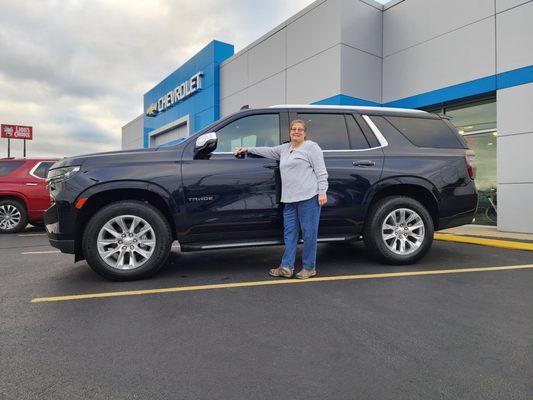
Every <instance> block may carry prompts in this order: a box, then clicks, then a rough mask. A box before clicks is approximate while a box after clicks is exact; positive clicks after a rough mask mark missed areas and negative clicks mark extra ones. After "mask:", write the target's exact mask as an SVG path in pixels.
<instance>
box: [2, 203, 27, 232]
mask: <svg viewBox="0 0 533 400" xmlns="http://www.w3.org/2000/svg"><path fill="white" fill-rule="evenodd" d="M13 207H14V209H16V213H18V214H16V215H20V217H18V218H19V220H18V222H17V224H16V225H14V226H12V227H9V228H8V227H7V225H6V226H4V224H0V233H15V232H20V231H21V230H23V229H24V228H26V225H28V211H27V210H26V206H24V204H23V203H22V202H21V201H19V200H14V199H6V200H1V201H0V210H1V211H0V219H1V218H2V216H3V215H4V213H5V212H6V211H8V212H9V214H11V215H12V214H13V210H14V209H13Z"/></svg>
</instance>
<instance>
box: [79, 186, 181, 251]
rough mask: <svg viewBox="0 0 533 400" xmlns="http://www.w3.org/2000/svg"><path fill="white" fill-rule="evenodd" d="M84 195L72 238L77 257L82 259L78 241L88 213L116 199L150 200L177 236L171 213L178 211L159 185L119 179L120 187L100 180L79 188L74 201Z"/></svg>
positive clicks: (174, 236) (174, 237) (88, 218)
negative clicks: (95, 184) (94, 184)
mask: <svg viewBox="0 0 533 400" xmlns="http://www.w3.org/2000/svg"><path fill="white" fill-rule="evenodd" d="M84 198H87V200H86V201H85V203H84V204H83V206H82V207H81V209H80V210H79V211H78V213H77V216H76V231H75V241H74V244H75V246H74V247H75V259H76V261H79V260H82V259H83V254H82V246H81V241H82V237H83V233H84V231H85V228H86V226H87V223H88V222H89V220H90V219H91V217H92V216H93V215H94V214H95V213H96V212H97V211H98V210H99V209H100V208H102V207H104V206H106V205H108V204H111V203H115V202H117V201H124V200H138V201H142V202H146V203H149V204H151V205H152V206H154V207H155V208H157V209H158V210H159V211H161V212H162V213H163V215H164V217H165V219H166V220H167V221H168V223H169V226H170V229H171V232H172V237H173V239H174V240H175V239H176V236H177V235H176V225H175V223H174V220H173V217H172V215H173V213H175V212H177V210H178V208H177V206H176V204H175V202H174V201H173V199H172V197H171V196H170V194H169V193H168V192H167V191H166V190H164V189H163V188H161V187H160V186H158V185H154V184H150V183H147V182H139V181H135V182H129V183H127V182H124V181H122V182H121V183H120V185H119V187H117V185H116V184H102V185H97V186H96V187H95V186H93V187H91V188H90V189H88V190H86V191H84V192H82V193H81V194H80V195H79V196H78V197H77V199H76V203H77V202H78V201H79V200H80V199H84Z"/></svg>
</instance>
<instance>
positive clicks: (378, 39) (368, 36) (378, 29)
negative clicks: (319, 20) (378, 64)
mask: <svg viewBox="0 0 533 400" xmlns="http://www.w3.org/2000/svg"><path fill="white" fill-rule="evenodd" d="M381 14H382V12H381V11H380V10H378V9H376V8H375V7H372V6H370V5H368V4H367V3H364V2H362V1H359V0H342V13H341V18H342V19H341V28H342V29H341V41H342V43H344V44H347V45H349V46H352V47H355V48H356V49H359V50H363V51H366V52H368V53H371V54H374V55H376V56H378V57H381V56H382V54H383V50H382V44H383V24H382V22H383V18H382V15H381Z"/></svg>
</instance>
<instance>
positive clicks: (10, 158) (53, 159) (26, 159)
mask: <svg viewBox="0 0 533 400" xmlns="http://www.w3.org/2000/svg"><path fill="white" fill-rule="evenodd" d="M0 161H59V158H15V157H6V158H0Z"/></svg>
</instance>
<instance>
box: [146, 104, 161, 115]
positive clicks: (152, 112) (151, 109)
mask: <svg viewBox="0 0 533 400" xmlns="http://www.w3.org/2000/svg"><path fill="white" fill-rule="evenodd" d="M158 112H159V111H157V103H154V104H150V105H149V106H148V108H147V109H146V115H147V116H148V117H155V116H156V115H157V113H158Z"/></svg>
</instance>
